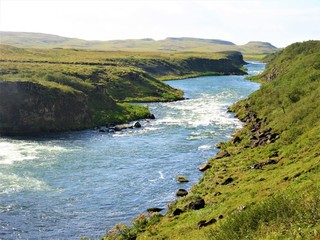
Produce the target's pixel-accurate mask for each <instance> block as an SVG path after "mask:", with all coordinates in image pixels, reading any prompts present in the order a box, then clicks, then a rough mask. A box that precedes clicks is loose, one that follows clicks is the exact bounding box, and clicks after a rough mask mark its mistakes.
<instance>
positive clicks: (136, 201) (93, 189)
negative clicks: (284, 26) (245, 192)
mask: <svg viewBox="0 0 320 240" xmlns="http://www.w3.org/2000/svg"><path fill="white" fill-rule="evenodd" d="M263 67H264V65H262V64H251V65H249V66H248V68H249V70H250V71H251V72H258V71H261V70H262V69H263ZM168 83H169V84H170V85H172V86H174V87H176V88H180V89H182V90H184V91H185V93H186V97H188V98H190V99H189V100H185V101H179V102H172V103H152V104H148V105H149V108H150V110H151V111H152V112H153V113H154V114H155V115H156V117H157V119H156V120H152V121H149V122H147V121H142V125H143V126H142V128H141V129H128V130H126V131H122V132H116V133H99V132H96V131H93V130H87V131H81V132H70V133H63V134H52V135H48V136H43V137H37V138H4V137H2V138H0V239H79V238H81V237H82V236H88V237H93V238H95V239H96V238H98V237H101V236H103V235H104V232H105V230H106V228H108V229H110V228H111V227H112V226H113V225H114V224H116V223H120V222H121V223H130V221H131V219H132V217H133V216H136V215H137V214H139V213H140V212H143V211H145V210H146V209H147V208H148V207H166V205H167V204H168V203H169V202H170V201H173V200H174V199H175V192H176V191H177V189H179V188H186V189H189V188H190V187H191V186H192V185H193V184H195V183H197V181H198V179H199V178H200V177H201V172H199V171H198V170H197V167H199V166H200V165H201V164H202V163H204V162H206V161H207V160H208V159H209V158H210V157H211V156H212V155H214V154H215V153H216V152H217V151H218V150H217V149H216V148H215V144H216V143H217V142H221V141H226V140H228V139H229V138H230V137H231V134H232V133H233V132H234V131H235V129H237V128H239V127H241V125H242V124H241V122H239V121H238V120H237V119H235V118H234V117H233V115H232V114H230V113H227V111H226V110H227V108H228V107H229V106H230V105H231V104H232V103H233V102H235V101H237V100H239V99H241V98H245V97H246V96H247V95H248V94H250V93H251V92H252V91H254V90H256V89H258V87H259V85H258V84H256V83H252V82H249V81H246V80H244V77H243V76H218V77H199V78H193V79H186V80H181V81H180V80H179V81H170V82H168ZM179 175H183V176H186V177H187V178H188V179H189V180H190V182H189V183H183V184H178V183H177V182H176V178H177V176H179Z"/></svg>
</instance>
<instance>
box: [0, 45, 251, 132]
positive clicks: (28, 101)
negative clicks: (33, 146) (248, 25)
mask: <svg viewBox="0 0 320 240" xmlns="http://www.w3.org/2000/svg"><path fill="white" fill-rule="evenodd" d="M0 50H1V55H0V63H1V65H0V102H1V105H0V119H1V122H0V134H3V135H34V134H42V133H46V132H59V131H69V130H81V129H88V128H93V127H100V126H110V125H116V124H123V123H128V122H130V121H135V120H139V119H145V118H149V116H151V113H150V112H149V110H148V109H147V108H146V107H143V106H140V105H134V104H130V102H161V101H177V100H182V99H184V97H183V92H182V91H180V90H178V89H174V88H172V87H170V86H169V85H167V84H166V83H165V82H164V81H162V80H169V79H182V78H188V77H195V76H203V75H206V76H207V75H243V74H246V72H245V69H244V68H243V67H242V66H243V65H244V64H245V62H244V60H243V57H242V54H241V53H240V52H235V51H231V52H219V53H154V52H122V51H115V52H110V51H109V52H105V51H89V50H80V49H31V48H29V49H26V48H17V47H13V46H8V45H0Z"/></svg>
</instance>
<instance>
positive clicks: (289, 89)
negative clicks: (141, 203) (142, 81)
mask: <svg viewBox="0 0 320 240" xmlns="http://www.w3.org/2000/svg"><path fill="white" fill-rule="evenodd" d="M254 80H256V81H260V82H261V83H262V86H261V89H260V90H258V91H256V92H255V93H253V94H252V95H250V96H249V98H248V99H246V100H243V101H240V102H238V103H236V104H234V105H233V106H232V107H231V110H232V111H234V112H235V113H236V116H237V117H238V118H240V119H241V120H242V121H244V122H245V125H244V127H243V128H242V129H241V130H239V131H237V132H236V133H235V134H234V136H233V139H232V140H230V141H229V142H226V143H220V144H218V147H219V148H220V152H219V153H218V154H217V155H216V156H215V157H213V158H212V159H210V160H209V161H208V165H207V170H205V172H204V175H203V177H202V178H201V180H200V182H199V183H198V184H196V185H195V186H193V188H192V189H191V191H190V192H189V194H188V195H187V196H185V197H181V198H179V199H178V200H177V201H175V202H174V203H172V204H170V206H169V209H168V212H167V213H166V214H165V215H164V216H162V215H160V214H151V215H150V216H144V215H140V216H139V217H137V218H136V219H134V220H133V222H132V226H129V227H128V226H123V225H117V226H115V228H114V229H113V230H112V231H111V232H109V233H108V234H107V235H106V236H105V237H104V239H221V240H222V239H320V191H319V189H320V188H319V187H320V120H319V119H320V41H308V42H303V43H295V44H292V45H290V46H289V47H287V48H285V49H284V50H282V51H281V52H280V53H278V54H276V55H274V56H273V57H272V60H271V62H270V63H269V64H268V66H267V68H266V70H265V71H264V72H263V73H262V74H261V75H260V76H258V77H257V78H255V79H254ZM202 200H204V202H205V206H200V205H201V204H200V205H199V206H198V205H197V206H198V208H196V209H197V210H194V209H195V207H194V206H196V205H195V204H196V203H199V202H201V201H202Z"/></svg>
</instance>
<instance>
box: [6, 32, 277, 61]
mask: <svg viewBox="0 0 320 240" xmlns="http://www.w3.org/2000/svg"><path fill="white" fill-rule="evenodd" d="M1 43H2V44H9V45H13V46H17V47H27V48H30V47H31V48H54V47H61V48H78V49H79V48H82V49H91V50H112V51H116V50H120V51H130V52H131V51H140V52H141V51H142V52H150V51H151V52H186V51H188V52H190V51H192V52H219V51H241V52H242V53H243V54H244V55H248V56H250V58H255V57H256V56H257V55H261V54H267V53H271V52H275V51H277V48H276V47H274V46H272V45H271V44H269V43H264V42H249V43H247V44H245V45H235V44H233V43H231V42H228V41H223V40H215V39H199V38H166V39H164V40H159V41H155V40H153V39H135V40H112V41H86V40H82V39H76V38H65V37H60V36H55V35H50V34H41V33H22V32H1Z"/></svg>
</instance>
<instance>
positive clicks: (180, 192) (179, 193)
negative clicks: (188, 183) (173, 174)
mask: <svg viewBox="0 0 320 240" xmlns="http://www.w3.org/2000/svg"><path fill="white" fill-rule="evenodd" d="M187 195H188V191H187V190H185V189H182V188H180V189H179V190H178V191H177V193H176V196H177V197H184V196H187Z"/></svg>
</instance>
